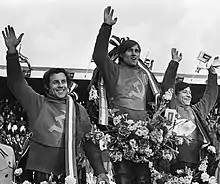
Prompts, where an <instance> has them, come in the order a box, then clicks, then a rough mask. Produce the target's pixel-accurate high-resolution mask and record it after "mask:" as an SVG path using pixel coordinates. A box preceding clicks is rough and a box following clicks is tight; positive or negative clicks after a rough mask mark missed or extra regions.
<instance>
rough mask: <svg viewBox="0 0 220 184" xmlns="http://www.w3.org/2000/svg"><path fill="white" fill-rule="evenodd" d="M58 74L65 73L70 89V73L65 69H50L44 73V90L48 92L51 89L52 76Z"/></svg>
mask: <svg viewBox="0 0 220 184" xmlns="http://www.w3.org/2000/svg"><path fill="white" fill-rule="evenodd" d="M57 73H64V75H65V76H66V80H67V86H68V88H69V87H70V84H71V78H70V74H69V72H67V71H66V70H65V69H63V68H50V69H49V70H48V71H46V72H45V73H44V76H43V84H44V88H45V90H46V92H48V89H49V88H50V86H49V84H50V76H51V75H53V74H57Z"/></svg>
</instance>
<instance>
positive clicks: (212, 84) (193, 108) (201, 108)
mask: <svg viewBox="0 0 220 184" xmlns="http://www.w3.org/2000/svg"><path fill="white" fill-rule="evenodd" d="M217 96H218V84H217V74H216V73H215V68H214V67H213V66H211V67H210V68H209V69H208V80H207V85H206V89H205V92H204V94H203V97H202V98H201V99H200V100H199V102H197V103H196V104H194V105H191V100H192V92H191V88H190V84H188V83H186V82H183V81H180V82H177V83H176V85H175V99H174V101H173V102H172V103H171V108H172V109H176V111H177V114H178V119H177V122H176V126H175V127H174V131H176V132H177V133H178V134H182V135H186V136H187V137H189V138H190V139H192V141H191V143H190V144H188V143H186V142H183V144H182V145H181V146H180V147H179V154H178V156H177V159H176V160H175V161H173V162H172V163H171V172H172V173H175V171H176V170H177V169H184V168H185V167H188V168H191V169H195V168H196V167H197V166H198V164H199V160H200V150H201V148H202V146H203V145H204V144H206V145H209V144H211V145H213V146H216V143H217V140H216V137H215V136H216V134H214V133H213V132H211V131H210V130H211V129H210V128H209V126H210V125H209V124H208V122H207V121H206V118H207V116H208V114H209V113H210V111H211V110H212V108H213V107H214V105H215V102H216V100H217ZM208 171H210V169H208ZM213 172H214V171H213Z"/></svg>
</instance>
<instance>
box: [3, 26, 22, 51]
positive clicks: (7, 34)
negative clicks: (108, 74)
mask: <svg viewBox="0 0 220 184" xmlns="http://www.w3.org/2000/svg"><path fill="white" fill-rule="evenodd" d="M2 35H3V37H4V40H5V45H6V47H7V48H16V47H17V46H18V44H19V43H20V42H21V39H22V37H23V35H24V33H22V34H20V36H19V37H18V38H17V37H16V35H15V31H14V28H13V27H11V26H8V27H5V31H2Z"/></svg>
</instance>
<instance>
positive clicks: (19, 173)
mask: <svg viewBox="0 0 220 184" xmlns="http://www.w3.org/2000/svg"><path fill="white" fill-rule="evenodd" d="M22 172H23V170H22V168H18V169H15V171H14V175H15V176H20V175H21V174H22Z"/></svg>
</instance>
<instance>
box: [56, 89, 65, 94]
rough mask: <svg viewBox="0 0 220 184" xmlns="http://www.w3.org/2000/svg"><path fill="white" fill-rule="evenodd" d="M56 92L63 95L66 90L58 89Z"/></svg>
mask: <svg viewBox="0 0 220 184" xmlns="http://www.w3.org/2000/svg"><path fill="white" fill-rule="evenodd" d="M56 92H57V93H63V92H65V89H57V90H56Z"/></svg>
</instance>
